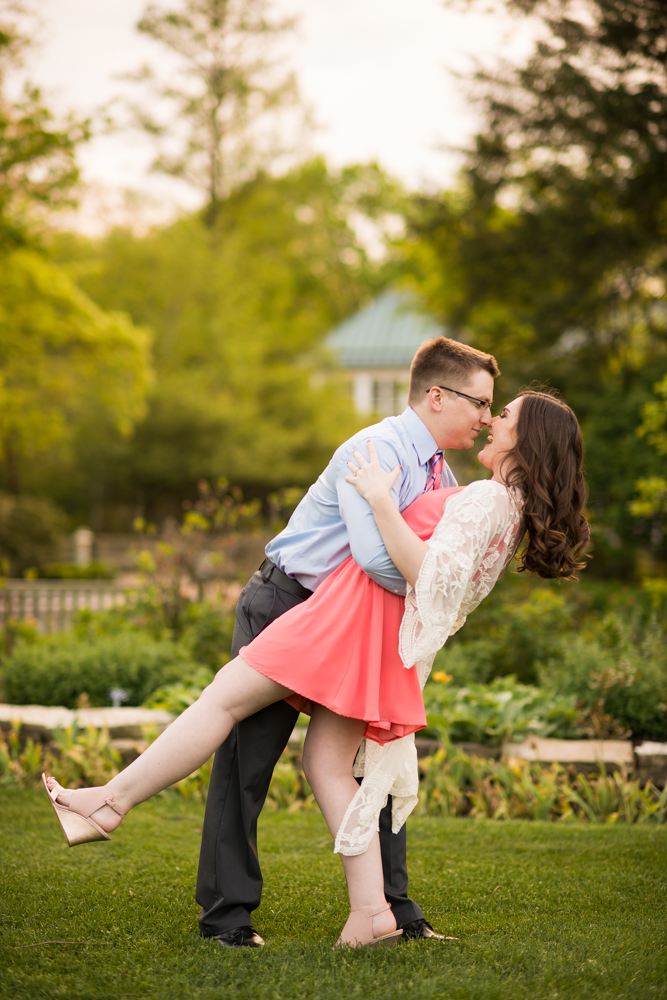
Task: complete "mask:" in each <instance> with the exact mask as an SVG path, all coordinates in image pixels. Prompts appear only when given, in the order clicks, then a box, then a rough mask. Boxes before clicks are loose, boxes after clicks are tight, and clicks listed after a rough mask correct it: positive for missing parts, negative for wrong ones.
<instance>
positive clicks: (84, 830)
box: [42, 774, 125, 847]
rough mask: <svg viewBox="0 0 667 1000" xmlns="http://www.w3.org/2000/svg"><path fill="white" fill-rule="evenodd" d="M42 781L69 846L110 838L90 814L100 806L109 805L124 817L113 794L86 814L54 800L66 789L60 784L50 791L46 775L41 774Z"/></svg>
mask: <svg viewBox="0 0 667 1000" xmlns="http://www.w3.org/2000/svg"><path fill="white" fill-rule="evenodd" d="M42 781H43V783H44V788H45V789H46V794H47V795H48V797H49V800H50V802H51V805H52V806H53V811H54V812H55V814H56V818H57V820H58V822H59V823H60V826H61V828H62V831H63V833H64V834H65V840H66V841H67V843H68V844H69V846H70V847H76V846H77V845H78V844H90V843H92V842H93V841H94V840H111V837H110V836H109V834H108V833H107V832H106V830H103V829H102V827H101V826H98V824H97V823H96V822H95V820H94V819H91V818H90V817H91V815H92V813H94V812H97V810H98V809H101V808H102V806H110V807H111V808H112V809H113V811H114V812H116V813H118V815H119V816H120V817H121V818H124V817H125V813H124V812H121V811H120V809H119V808H118V806H116V805H114V801H113V796H109V797H108V798H106V799H102V801H101V802H100V803H99V805H96V806H95V808H94V809H91V810H90V812H89V813H88V815H87V816H85V815H83V813H80V812H77V810H76V809H73V808H72V807H71V806H64V805H62V803H60V802H56V799H57V798H58V796H59V795H60V793H61V792H64V791H66V789H64V788H63V787H62V785H58V784H56V785H55V787H54V788H53V790H52V791H49V786H48V785H47V783H46V775H45V774H42Z"/></svg>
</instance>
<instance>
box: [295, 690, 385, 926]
mask: <svg viewBox="0 0 667 1000" xmlns="http://www.w3.org/2000/svg"><path fill="white" fill-rule="evenodd" d="M365 728H366V723H365V722H361V721H359V720H358V719H347V718H344V717H343V716H340V715H335V714H334V713H333V712H331V711H329V709H328V708H323V707H322V706H321V705H316V706H315V707H314V709H313V715H312V719H311V721H310V725H309V727H308V734H307V736H306V742H305V744H304V748H303V769H304V772H305V775H306V778H307V779H308V784H309V785H310V787H311V788H312V790H313V793H314V795H315V798H316V799H317V803H318V805H319V807H320V809H321V810H322V814H323V816H324V819H325V820H326V824H327V826H328V827H329V830H330V832H331V836H332V837H334V838H335V836H336V833H337V832H338V828H339V827H340V824H341V823H342V821H343V817H344V815H345V810H346V809H347V807H348V806H349V804H350V802H351V800H352V799H353V798H354V796H355V794H356V793H357V791H358V789H359V786H358V785H357V783H356V781H355V780H354V777H353V775H352V765H353V764H354V758H355V756H356V753H357V750H358V749H359V744H360V743H361V740H362V738H363V735H364V730H365ZM340 859H341V861H342V862H343V870H344V871H345V878H346V880H347V889H348V893H349V896H350V909H351V910H359V909H361V908H362V907H365V906H372V907H376V906H381V905H382V904H383V903H386V899H385V895H384V877H383V874H382V857H381V854H380V838H379V836H378V834H375V836H374V837H373V839H372V841H371V843H370V845H369V847H368V850H367V851H366V852H365V853H364V854H358V855H356V856H354V857H347V856H346V855H344V854H341V855H340ZM395 928H396V921H395V919H394V916H393V914H392V912H391V910H386V911H384V912H383V913H379V914H378V915H377V916H376V917H373V931H374V933H375V935H376V936H379V935H381V934H387V933H389V932H390V931H393V930H394V929H395Z"/></svg>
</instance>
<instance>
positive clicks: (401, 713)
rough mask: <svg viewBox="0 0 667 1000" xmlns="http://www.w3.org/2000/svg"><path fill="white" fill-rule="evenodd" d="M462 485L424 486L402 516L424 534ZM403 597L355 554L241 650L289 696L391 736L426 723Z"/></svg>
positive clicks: (375, 735) (378, 735)
mask: <svg viewBox="0 0 667 1000" xmlns="http://www.w3.org/2000/svg"><path fill="white" fill-rule="evenodd" d="M462 489H463V487H462V486H456V487H451V488H448V489H442V490H432V491H430V492H429V493H423V494H422V495H421V496H419V497H417V499H416V500H415V501H414V502H413V503H411V504H410V506H409V507H407V508H406V509H405V510H404V511H403V517H404V518H405V520H406V522H407V523H408V524H409V525H410V527H411V528H412V530H413V531H414V532H415V533H416V534H417V535H419V537H420V538H421V539H423V540H426V539H428V538H430V537H431V535H432V534H433V532H434V530H435V528H436V526H437V525H438V523H439V521H440V519H441V517H442V512H443V507H444V502H445V500H446V499H447V497H449V496H451V495H452V494H453V493H459V492H460V491H461V490H462ZM404 609H405V598H403V597H400V596H398V595H397V594H391V593H390V592H389V591H388V590H385V589H384V588H383V587H381V586H380V585H379V584H377V583H375V582H374V581H373V580H371V578H370V577H369V576H367V575H366V574H365V573H364V572H363V570H361V569H360V568H359V567H358V566H357V564H356V563H355V562H354V560H353V559H352V557H351V556H350V557H349V558H347V559H346V560H345V562H343V563H341V565H340V566H339V567H338V568H337V569H336V570H335V571H334V572H333V573H332V574H331V576H329V577H327V579H326V580H325V581H324V583H322V584H321V585H320V586H319V587H318V589H317V590H316V592H315V593H314V594H313V596H312V597H311V598H309V599H308V600H307V601H304V603H303V604H300V605H299V606H298V607H296V608H292V610H291V611H287V612H286V613H285V614H284V615H281V617H280V618H278V619H276V621H274V622H272V623H271V625H269V626H268V627H267V628H265V629H264V631H263V632H261V633H260V634H259V635H258V636H257V638H256V639H253V641H252V642H251V643H249V644H248V645H247V646H243V647H242V648H241V649H240V650H239V655H240V656H242V657H243V659H244V660H245V661H246V663H249V664H250V666H251V667H254V668H255V670H258V671H259V672H260V673H262V674H264V675H265V676H266V677H270V678H271V679H272V680H274V681H277V682H278V684H282V685H283V686H284V687H286V688H289V689H290V690H291V691H294V692H295V694H294V695H292V696H291V697H290V698H287V699H286V700H287V701H288V703H289V704H290V705H292V706H293V707H294V708H297V709H299V711H301V712H306V713H307V714H310V713H311V711H312V704H313V702H314V703H316V704H319V705H324V706H326V707H327V708H329V709H331V711H332V712H336V714H337V715H344V716H347V717H349V718H351V719H363V720H364V721H365V722H366V723H367V725H366V733H365V735H366V736H367V737H368V738H369V739H372V740H374V741H375V742H377V743H382V744H383V743H389V742H390V741H392V740H395V739H399V738H401V737H403V736H407V735H408V734H409V733H414V732H415V731H416V730H418V729H422V728H423V727H424V726H425V725H426V715H425V712H424V700H423V698H422V692H421V685H420V682H419V677H418V675H417V670H416V669H415V667H414V666H413V667H411V668H410V669H409V670H406V668H405V666H404V665H403V662H402V660H401V658H400V656H399V652H398V634H399V628H400V625H401V620H402V618H403V612H404Z"/></svg>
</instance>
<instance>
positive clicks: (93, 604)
mask: <svg viewBox="0 0 667 1000" xmlns="http://www.w3.org/2000/svg"><path fill="white" fill-rule="evenodd" d="M126 600H127V593H126V591H125V590H124V589H123V588H121V587H118V586H116V585H115V584H114V583H111V582H107V581H106V580H100V581H97V580H5V581H4V583H3V584H2V585H0V629H1V628H4V627H5V626H6V624H7V622H8V621H9V620H14V621H30V622H33V623H34V624H35V626H36V628H37V629H38V631H39V632H40V633H45V632H62V631H63V630H64V629H66V628H68V627H69V626H70V624H71V622H72V618H73V616H74V615H75V614H76V612H77V611H84V610H89V611H106V610H108V609H110V608H113V607H118V606H120V605H122V604H124V603H125V601H126Z"/></svg>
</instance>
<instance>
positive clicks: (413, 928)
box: [399, 917, 458, 941]
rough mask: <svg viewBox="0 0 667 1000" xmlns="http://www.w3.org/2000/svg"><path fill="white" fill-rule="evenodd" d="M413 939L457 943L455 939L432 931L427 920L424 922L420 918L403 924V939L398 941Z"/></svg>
mask: <svg viewBox="0 0 667 1000" xmlns="http://www.w3.org/2000/svg"><path fill="white" fill-rule="evenodd" d="M415 938H419V939H422V938H425V939H426V940H428V941H458V938H456V937H445V935H444V934H438V932H437V931H434V930H433V928H432V927H431V925H430V924H429V922H428V920H424V918H423V917H422V918H421V919H420V920H413V921H411V923H409V924H403V937H402V938H400V939H399V940H402V941H409V940H410V939H412V940H414V939H415Z"/></svg>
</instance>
